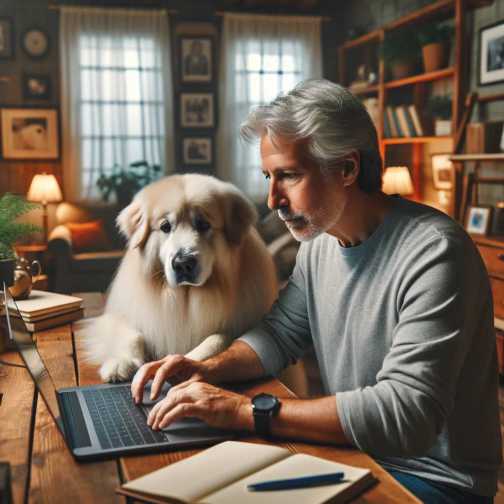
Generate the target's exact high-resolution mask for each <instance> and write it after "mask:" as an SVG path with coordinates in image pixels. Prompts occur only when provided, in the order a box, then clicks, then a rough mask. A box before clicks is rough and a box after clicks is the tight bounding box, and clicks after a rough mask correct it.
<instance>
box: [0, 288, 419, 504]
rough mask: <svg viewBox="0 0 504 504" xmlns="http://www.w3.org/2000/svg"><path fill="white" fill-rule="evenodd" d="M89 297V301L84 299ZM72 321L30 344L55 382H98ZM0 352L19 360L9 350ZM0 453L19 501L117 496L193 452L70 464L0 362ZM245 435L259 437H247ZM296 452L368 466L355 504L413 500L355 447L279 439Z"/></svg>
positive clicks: (40, 408)
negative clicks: (367, 479)
mask: <svg viewBox="0 0 504 504" xmlns="http://www.w3.org/2000/svg"><path fill="white" fill-rule="evenodd" d="M87 301H89V300H87ZM91 301H94V305H90V303H89V302H88V303H87V305H88V310H87V316H89V314H90V313H93V314H94V313H96V312H97V311H99V310H100V303H97V302H96V298H95V299H91ZM78 326H79V323H77V324H75V325H74V327H72V325H70V324H67V325H65V326H61V327H58V328H53V329H50V330H47V331H41V332H39V333H38V334H37V344H38V348H39V351H40V353H41V354H42V356H43V358H44V360H45V362H46V365H47V367H48V369H49V372H50V373H51V376H52V378H53V380H54V382H55V385H56V387H57V388H61V387H70V386H74V385H89V384H93V383H99V381H100V380H99V376H98V374H97V372H96V368H94V367H92V366H90V365H88V364H86V363H85V362H83V360H82V359H81V357H82V338H81V335H80V333H79V329H78ZM2 359H3V360H5V361H10V362H13V363H20V362H21V359H20V357H19V356H18V355H17V354H16V353H13V352H9V353H4V354H2ZM259 390H261V391H268V392H270V393H273V394H276V395H278V396H280V397H288V396H289V395H291V393H290V392H289V390H288V389H286V388H285V387H284V386H283V385H282V384H281V383H280V382H278V381H277V380H268V381H265V382H263V383H262V384H254V385H249V386H245V389H244V392H245V393H246V394H247V395H254V394H256V393H257V392H258V391H259ZM0 393H3V401H2V403H1V405H0V425H1V426H2V427H1V430H0V460H3V461H8V462H10V464H11V471H12V486H13V488H12V490H13V499H14V502H15V503H21V502H27V501H28V502H50V503H57V502H89V503H95V502H99V503H102V502H124V501H125V500H124V498H123V497H119V496H118V495H117V494H115V491H114V490H115V488H116V487H117V486H118V485H120V484H121V482H124V481H127V480H130V479H132V478H136V477H139V476H141V475H143V474H146V473H148V472H150V471H153V470H155V469H159V468H160V467H162V466H164V465H166V464H171V463H173V462H175V461H177V460H181V459H184V458H186V457H188V456H190V455H193V454H195V453H197V451H198V450H178V451H174V452H166V453H163V454H155V455H143V456H135V457H133V456H129V457H123V458H120V459H118V460H112V461H104V462H93V463H86V464H79V463H77V462H76V461H75V460H74V459H73V457H72V456H71V454H70V452H69V451H68V450H67V448H66V445H65V443H64V441H63V438H62V437H61V435H60V433H59V431H58V430H57V428H56V426H55V424H54V422H53V421H52V419H51V417H50V415H49V413H48V411H47V409H46V407H45V405H44V403H43V401H42V400H41V398H40V397H37V394H36V393H35V390H34V386H33V383H32V381H31V380H30V378H29V377H28V373H27V371H26V370H25V369H23V368H19V367H10V366H9V367H7V366H2V365H0ZM246 440H249V441H260V440H259V439H258V438H255V437H252V436H250V437H247V438H246ZM279 444H281V445H282V446H285V447H287V448H289V449H290V450H292V451H295V452H303V453H310V454H313V455H318V456H322V457H325V458H328V459H331V460H336V461H341V462H343V463H347V464H353V465H356V466H362V467H369V468H370V469H371V470H372V471H373V474H374V475H375V477H376V478H377V479H378V483H377V484H376V485H374V486H373V487H371V488H370V489H369V490H368V491H366V492H365V493H364V494H362V495H361V496H360V497H359V498H358V499H356V500H355V502H360V503H401V504H404V503H408V502H415V503H418V502H419V501H418V500H417V499H416V498H415V497H413V496H412V495H411V494H410V493H409V492H408V491H407V490H405V489H404V488H403V487H402V486H400V485H399V484H398V483H397V482H396V481H395V480H394V479H393V478H392V477H391V476H390V475H389V474H388V473H387V472H386V471H384V470H383V469H382V468H381V467H380V466H378V465H377V464H376V463H375V462H374V461H373V460H372V459H371V458H370V457H368V456H367V455H365V454H364V453H362V452H359V451H358V450H354V449H346V448H334V447H330V446H324V445H312V444H306V443H297V442H279Z"/></svg>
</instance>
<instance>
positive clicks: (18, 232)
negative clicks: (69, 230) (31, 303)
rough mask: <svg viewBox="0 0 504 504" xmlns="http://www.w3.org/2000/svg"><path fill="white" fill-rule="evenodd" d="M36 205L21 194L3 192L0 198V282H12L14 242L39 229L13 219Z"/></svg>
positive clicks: (14, 258) (14, 264) (14, 259)
mask: <svg viewBox="0 0 504 504" xmlns="http://www.w3.org/2000/svg"><path fill="white" fill-rule="evenodd" d="M38 206H39V205H38V204H37V203H29V202H27V201H26V200H25V199H24V198H22V197H21V196H16V195H15V194H11V193H5V194H4V195H3V196H2V197H1V198H0V283H3V282H5V283H6V284H7V285H8V286H11V285H12V284H13V282H14V269H15V266H16V254H15V253H14V243H15V242H16V241H17V240H19V239H20V238H22V237H23V236H26V235H28V234H30V233H34V232H37V231H40V228H39V227H38V226H35V225H34V224H29V223H22V222H15V221H16V219H17V218H18V217H20V216H21V215H23V214H25V213H27V212H29V211H30V210H33V209H34V208H37V207H38Z"/></svg>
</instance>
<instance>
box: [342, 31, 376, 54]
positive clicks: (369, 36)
mask: <svg viewBox="0 0 504 504" xmlns="http://www.w3.org/2000/svg"><path fill="white" fill-rule="evenodd" d="M381 33H382V32H381V30H375V31H372V32H369V33H366V34H365V35H361V36H360V37H357V38H355V39H353V40H349V41H348V42H345V43H344V44H343V45H342V46H341V47H342V48H343V49H351V48H352V47H358V46H360V45H364V44H368V43H370V42H374V41H375V40H376V41H379V40H380V38H381Z"/></svg>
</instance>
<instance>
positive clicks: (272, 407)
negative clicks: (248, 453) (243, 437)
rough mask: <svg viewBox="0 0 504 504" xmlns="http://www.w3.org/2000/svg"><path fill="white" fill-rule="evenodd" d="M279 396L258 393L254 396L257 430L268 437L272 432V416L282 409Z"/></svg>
mask: <svg viewBox="0 0 504 504" xmlns="http://www.w3.org/2000/svg"><path fill="white" fill-rule="evenodd" d="M280 405H281V403H280V401H279V399H278V397H275V396H274V395H271V394H257V395H256V396H254V397H253V398H252V413H253V415H254V425H255V431H256V433H257V434H259V436H263V437H268V436H269V435H270V433H271V418H272V417H274V416H276V415H277V413H278V411H279V410H280Z"/></svg>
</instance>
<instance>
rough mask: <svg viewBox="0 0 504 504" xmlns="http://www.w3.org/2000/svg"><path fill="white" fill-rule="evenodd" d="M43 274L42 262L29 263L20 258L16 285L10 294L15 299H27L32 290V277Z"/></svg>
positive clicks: (15, 278) (15, 275)
mask: <svg viewBox="0 0 504 504" xmlns="http://www.w3.org/2000/svg"><path fill="white" fill-rule="evenodd" d="M41 273H42V266H41V265H40V262H39V261H37V260H35V261H32V262H30V261H28V260H27V259H25V258H24V257H20V258H18V259H17V261H16V267H15V269H14V283H13V285H12V286H11V287H9V292H10V294H11V296H12V297H13V298H14V299H27V298H28V296H29V295H30V293H31V290H32V277H33V276H35V275H40V274H41Z"/></svg>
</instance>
